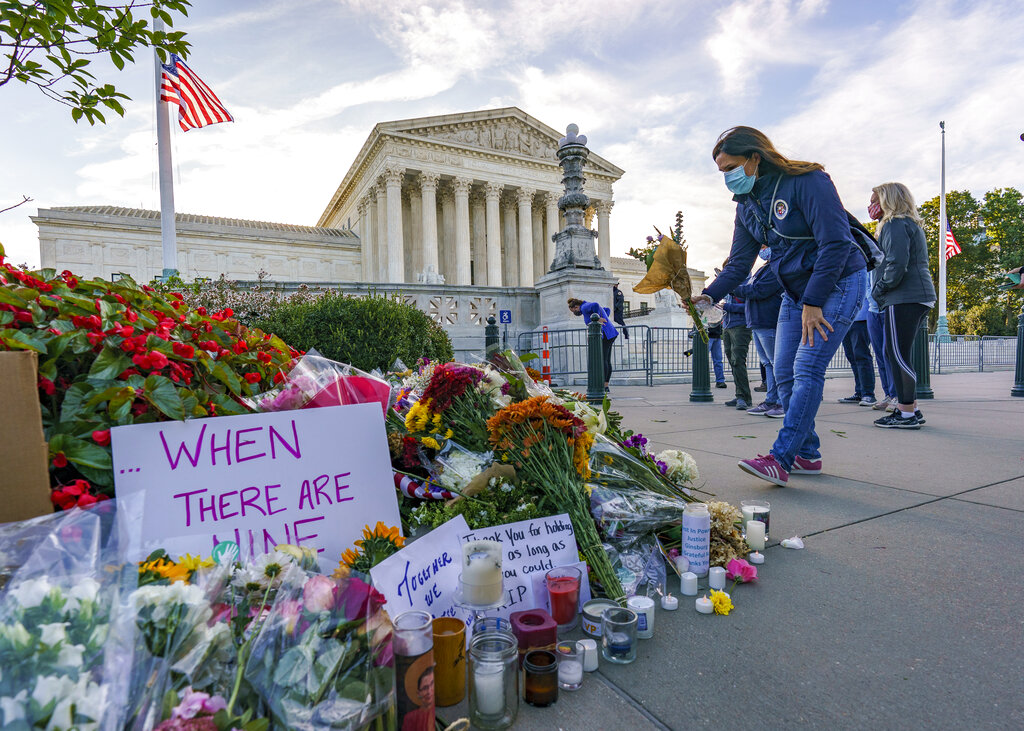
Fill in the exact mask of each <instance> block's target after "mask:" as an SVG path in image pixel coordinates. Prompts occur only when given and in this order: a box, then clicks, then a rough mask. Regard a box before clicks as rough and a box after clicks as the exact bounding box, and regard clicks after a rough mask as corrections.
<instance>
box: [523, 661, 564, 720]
mask: <svg viewBox="0 0 1024 731" xmlns="http://www.w3.org/2000/svg"><path fill="white" fill-rule="evenodd" d="M523 669H524V670H525V671H526V672H525V674H524V675H525V681H524V685H525V689H524V691H523V700H525V701H526V702H527V703H529V704H530V705H531V706H538V707H540V708H543V707H545V706H550V705H551V704H552V703H554V702H555V701H557V700H558V658H557V657H556V656H555V653H553V652H551V650H533V651H531V652H528V653H526V657H525V658H524V659H523Z"/></svg>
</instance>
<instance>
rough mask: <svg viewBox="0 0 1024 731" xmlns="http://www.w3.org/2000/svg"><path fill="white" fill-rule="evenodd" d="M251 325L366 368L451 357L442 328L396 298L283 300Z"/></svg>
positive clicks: (330, 295)
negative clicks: (398, 362) (400, 361)
mask: <svg viewBox="0 0 1024 731" xmlns="http://www.w3.org/2000/svg"><path fill="white" fill-rule="evenodd" d="M256 327H258V328H260V329H261V330H263V331H264V332H268V333H274V334H275V335H278V336H279V337H280V338H281V339H282V340H284V341H285V342H286V343H288V344H289V345H290V346H292V347H293V348H297V349H299V350H311V349H313V348H315V349H316V350H317V351H319V352H320V354H321V355H323V356H325V357H327V358H330V359H331V360H336V361H340V362H342V363H350V364H351V365H354V366H355V367H357V368H361V369H363V370H365V371H371V370H373V369H374V368H380V369H383V370H386V369H388V368H390V367H391V365H392V364H393V363H394V362H395V359H396V358H401V359H402V360H403V361H404V362H405V363H406V364H407V365H409V366H412V365H414V364H415V363H416V361H417V360H419V359H420V358H428V359H430V360H432V361H441V362H447V361H450V360H452V359H453V358H454V355H455V354H454V351H453V350H452V341H451V339H450V338H449V337H448V334H447V333H446V332H445V331H444V329H443V328H442V327H441V326H440V325H438V324H437V323H436V322H434V321H433V320H431V319H430V318H429V317H427V316H426V314H424V313H423V312H421V311H419V310H418V309H416V308H415V307H413V306H412V305H407V304H405V303H404V302H402V301H401V300H399V299H398V298H397V297H388V296H383V295H380V296H378V295H371V296H369V297H346V296H344V295H341V294H338V293H336V292H327V293H325V294H324V295H323V296H322V297H320V298H318V299H316V300H315V301H312V302H304V303H300V304H291V303H283V304H281V305H278V306H277V307H276V308H275V310H274V311H273V312H272V313H271V314H270V315H269V316H267V317H265V318H263V319H261V320H259V321H258V324H257V325H256Z"/></svg>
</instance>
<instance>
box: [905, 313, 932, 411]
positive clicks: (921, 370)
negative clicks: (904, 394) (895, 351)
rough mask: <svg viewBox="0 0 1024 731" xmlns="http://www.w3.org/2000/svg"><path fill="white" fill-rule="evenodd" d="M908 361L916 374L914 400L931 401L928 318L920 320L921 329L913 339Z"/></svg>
mask: <svg viewBox="0 0 1024 731" xmlns="http://www.w3.org/2000/svg"><path fill="white" fill-rule="evenodd" d="M910 360H911V363H912V365H913V366H914V372H915V373H916V374H917V391H916V392H915V393H914V398H917V399H932V398H935V393H934V392H933V391H932V375H931V368H930V360H931V359H930V358H929V357H928V318H927V317H924V318H921V328H920V329H919V330H918V331H917V337H915V338H914V348H913V350H911V351H910Z"/></svg>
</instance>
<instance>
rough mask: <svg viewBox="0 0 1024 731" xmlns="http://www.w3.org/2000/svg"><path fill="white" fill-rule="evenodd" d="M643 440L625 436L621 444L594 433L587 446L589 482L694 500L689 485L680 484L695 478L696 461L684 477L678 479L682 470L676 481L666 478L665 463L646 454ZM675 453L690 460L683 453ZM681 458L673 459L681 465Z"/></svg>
mask: <svg viewBox="0 0 1024 731" xmlns="http://www.w3.org/2000/svg"><path fill="white" fill-rule="evenodd" d="M646 443H647V440H646V439H644V438H643V437H641V436H639V435H636V436H631V437H629V438H628V439H627V440H626V442H625V444H617V443H615V442H614V441H612V440H611V439H608V438H607V437H605V436H602V435H598V436H596V437H595V438H594V446H593V447H591V449H590V472H591V476H590V482H591V483H592V484H594V485H600V486H602V487H607V488H611V489H613V490H616V491H618V492H625V493H628V492H634V491H641V492H648V493H654V494H655V495H661V496H663V497H666V498H675V499H677V500H682V501H684V502H694V501H696V500H697V498H695V497H694V496H693V494H692V493H693V490H692V488H688V487H683V484H685V483H687V482H691V481H692V480H693V479H696V477H697V471H696V464H695V463H694V464H693V469H692V473H691V475H690V476H687V477H688V479H681V477H682V476H683V473H677V474H679V475H680V476H681V477H680V478H677V480H678V481H677V480H673V479H671V478H670V477H669V474H670V467H669V465H668V464H666V463H664V462H661V463H659V461H658V460H657V459H656V458H655V457H654V456H652V455H650V454H649V453H648V452H647V450H646ZM678 454H680V455H685V457H689V460H690V462H692V461H693V458H692V457H690V456H689V455H686V454H685V453H684V452H679V453H678ZM683 459H684V458H683V457H679V458H677V460H676V461H678V462H680V464H683ZM663 465H664V467H663ZM691 478H692V479H691Z"/></svg>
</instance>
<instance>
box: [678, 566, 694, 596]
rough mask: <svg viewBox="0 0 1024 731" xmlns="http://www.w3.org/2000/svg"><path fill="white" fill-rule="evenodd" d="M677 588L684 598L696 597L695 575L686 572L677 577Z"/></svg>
mask: <svg viewBox="0 0 1024 731" xmlns="http://www.w3.org/2000/svg"><path fill="white" fill-rule="evenodd" d="M679 586H680V587H682V589H681V591H682V592H683V594H685V595H686V596H697V574H695V573H693V572H692V571H687V572H686V573H685V574H683V575H682V576H680V577H679Z"/></svg>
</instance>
